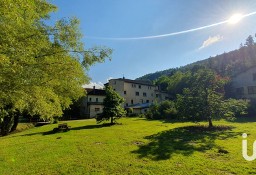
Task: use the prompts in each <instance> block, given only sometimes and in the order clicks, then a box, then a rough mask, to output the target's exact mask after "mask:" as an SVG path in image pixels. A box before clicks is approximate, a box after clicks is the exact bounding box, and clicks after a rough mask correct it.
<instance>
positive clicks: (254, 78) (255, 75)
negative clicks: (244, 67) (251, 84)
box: [252, 73, 256, 81]
mask: <svg viewBox="0 0 256 175" xmlns="http://www.w3.org/2000/svg"><path fill="white" fill-rule="evenodd" d="M252 77H253V81H256V73H254V74H252Z"/></svg>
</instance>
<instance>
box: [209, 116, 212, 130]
mask: <svg viewBox="0 0 256 175" xmlns="http://www.w3.org/2000/svg"><path fill="white" fill-rule="evenodd" d="M208 122H209V126H208V127H209V128H212V127H213V124H212V118H211V117H209V118H208Z"/></svg>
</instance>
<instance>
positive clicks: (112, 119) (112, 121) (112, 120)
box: [110, 117, 114, 125]
mask: <svg viewBox="0 0 256 175" xmlns="http://www.w3.org/2000/svg"><path fill="white" fill-rule="evenodd" d="M110 119H111V124H112V125H113V124H114V117H110Z"/></svg>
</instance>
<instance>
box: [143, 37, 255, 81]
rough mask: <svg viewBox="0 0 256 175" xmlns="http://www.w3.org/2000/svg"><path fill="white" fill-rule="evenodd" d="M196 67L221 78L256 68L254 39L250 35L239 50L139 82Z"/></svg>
mask: <svg viewBox="0 0 256 175" xmlns="http://www.w3.org/2000/svg"><path fill="white" fill-rule="evenodd" d="M196 65H197V66H203V67H205V68H209V69H212V70H214V71H215V72H216V73H217V74H219V75H221V76H233V75H235V74H237V73H239V72H241V71H244V70H247V69H248V68H250V67H253V66H256V45H255V43H254V40H253V37H252V36H251V35H250V36H249V37H248V38H247V39H246V42H245V44H244V45H242V44H241V45H240V48H239V49H237V50H234V51H231V52H228V53H223V54H221V55H217V56H215V57H210V58H208V59H205V60H201V61H197V62H195V63H192V64H188V65H186V66H183V67H180V68H171V69H167V70H164V71H158V72H155V73H150V74H147V75H144V76H142V77H139V78H138V80H151V81H154V80H156V79H158V78H159V77H161V76H163V75H167V76H171V75H173V74H174V73H175V72H177V71H182V72H185V71H188V70H191V69H193V68H194V67H195V66H196Z"/></svg>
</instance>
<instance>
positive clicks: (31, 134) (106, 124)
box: [21, 123, 113, 136]
mask: <svg viewBox="0 0 256 175" xmlns="http://www.w3.org/2000/svg"><path fill="white" fill-rule="evenodd" d="M109 126H113V124H110V123H104V124H101V125H86V126H79V127H74V128H70V130H84V129H95V128H103V127H109ZM66 132H68V131H66ZM57 133H65V131H61V132H55V131H53V130H51V131H45V132H36V133H30V134H24V135H21V136H33V135H40V134H41V135H44V136H45V135H52V134H57Z"/></svg>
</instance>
